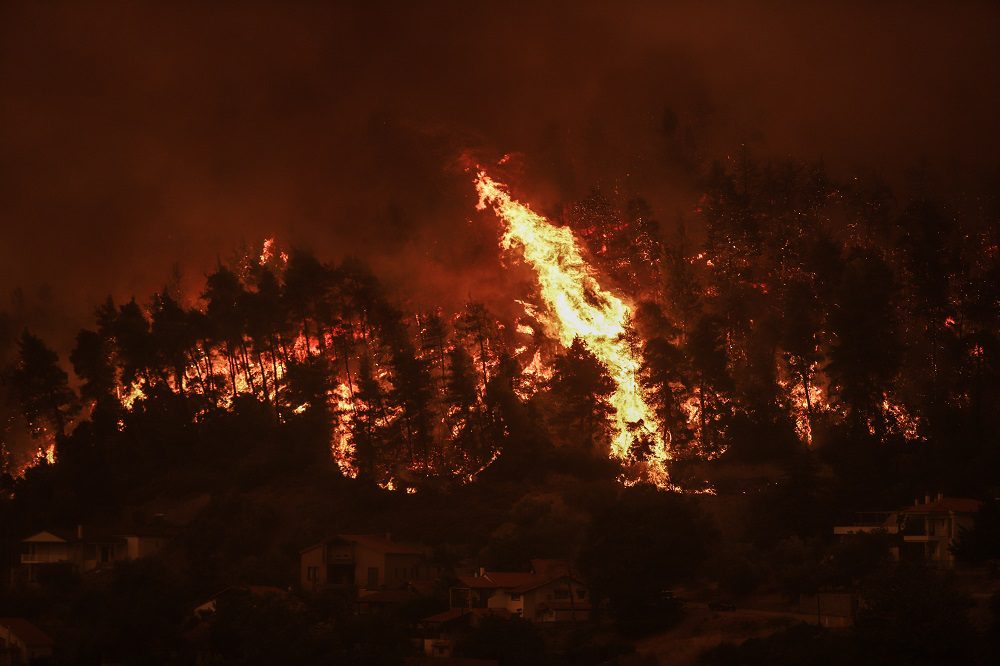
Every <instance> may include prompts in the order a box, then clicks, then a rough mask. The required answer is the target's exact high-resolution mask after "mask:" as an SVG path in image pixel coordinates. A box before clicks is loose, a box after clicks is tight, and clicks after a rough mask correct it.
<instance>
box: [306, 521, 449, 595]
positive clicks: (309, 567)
mask: <svg viewBox="0 0 1000 666" xmlns="http://www.w3.org/2000/svg"><path fill="white" fill-rule="evenodd" d="M436 574H437V572H436V570H435V568H434V567H432V566H431V565H430V564H429V562H428V560H427V549H426V548H424V547H423V546H420V545H418V544H413V543H404V542H399V541H394V540H393V539H392V537H391V536H390V535H388V534H386V535H374V534H338V535H334V536H332V537H330V538H328V539H324V540H323V541H321V542H319V543H317V544H314V545H312V546H309V547H308V548H304V549H303V550H301V551H299V581H300V584H301V586H302V589H303V590H306V591H310V592H316V591H319V590H323V589H328V588H340V589H355V590H358V592H359V596H360V595H362V594H364V593H366V592H375V591H378V590H397V589H404V588H407V587H410V586H412V584H413V583H419V582H426V581H430V580H433V579H434V578H435V576H436Z"/></svg>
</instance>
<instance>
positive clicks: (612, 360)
mask: <svg viewBox="0 0 1000 666" xmlns="http://www.w3.org/2000/svg"><path fill="white" fill-rule="evenodd" d="M475 185H476V190H477V191H478V193H479V204H478V206H477V207H478V208H479V210H483V209H485V208H486V207H487V205H490V206H492V208H493V210H494V212H495V213H496V214H497V217H499V218H500V219H501V220H502V221H503V223H504V227H505V228H504V234H503V237H502V239H501V246H502V247H503V249H505V250H511V249H513V248H514V247H518V248H519V249H520V250H521V252H522V254H523V256H524V259H525V261H526V262H527V263H528V264H529V265H530V266H531V267H532V268H533V269H534V270H535V273H536V274H537V277H538V284H539V287H540V290H541V296H542V300H543V301H544V302H545V305H546V310H547V311H546V312H544V313H538V314H539V320H540V321H541V323H542V324H543V326H545V328H546V329H547V332H548V333H549V334H550V335H551V336H552V337H554V338H556V339H558V340H559V342H560V343H561V344H562V345H563V346H564V347H568V346H570V344H572V342H573V339H574V338H576V337H579V338H581V339H582V340H583V341H584V343H585V344H586V345H587V348H588V349H589V350H590V351H591V352H592V353H593V354H594V355H595V356H596V357H597V358H598V359H599V360H600V361H601V362H602V363H603V364H604V365H605V366H606V367H607V369H608V372H609V373H610V375H611V377H612V379H613V380H614V383H615V386H616V389H615V391H614V393H613V394H612V397H611V403H612V404H613V405H614V407H615V409H616V414H615V423H614V435H613V438H612V442H611V454H612V455H613V456H614V457H615V458H617V459H618V460H621V461H625V460H627V459H628V458H629V456H630V453H631V449H632V444H633V441H634V440H635V438H636V435H635V434H634V432H633V430H634V425H636V424H639V427H640V428H641V429H644V430H645V431H646V433H647V434H648V436H649V437H650V438H651V439H652V441H653V446H652V450H651V453H650V455H649V457H648V458H647V459H646V460H645V461H643V467H644V469H643V470H641V473H640V477H641V478H644V479H645V480H648V481H651V482H653V483H656V484H657V485H659V486H667V485H668V484H669V475H668V473H667V467H666V465H667V461H668V460H669V459H670V454H669V452H668V451H667V446H666V440H665V438H664V436H663V434H662V433H660V432H658V431H656V430H655V429H654V426H653V424H655V423H656V420H655V417H654V415H653V411H652V409H650V407H649V405H648V404H647V403H646V400H645V398H644V396H643V394H642V391H641V389H640V387H639V383H638V374H639V365H640V364H639V360H638V359H637V358H636V357H635V355H634V354H633V352H632V350H631V349H630V348H629V345H628V342H627V340H626V338H625V334H626V332H627V326H628V322H629V320H630V318H631V314H632V310H631V308H630V307H629V305H628V304H626V303H625V302H624V301H623V300H622V299H621V298H619V297H618V296H616V295H614V294H612V293H611V292H609V291H607V290H605V289H604V288H603V287H601V285H600V283H598V281H597V279H596V278H595V277H594V273H593V271H592V269H591V268H590V266H589V265H588V264H587V262H586V261H585V260H584V258H583V256H582V254H581V252H580V249H579V247H578V245H577V241H576V239H575V238H574V236H573V233H572V232H571V231H570V230H569V229H568V228H564V227H557V226H555V225H553V224H552V223H551V222H549V221H548V220H547V219H545V218H544V217H543V216H541V215H539V214H538V213H536V212H534V211H533V210H531V208H530V207H528V206H527V205H525V204H522V203H520V202H518V201H515V200H514V199H512V198H511V196H510V194H509V193H508V191H507V188H506V186H504V185H502V184H500V183H498V182H496V181H494V180H493V179H492V178H490V177H489V176H488V175H487V174H486V173H485V172H484V171H480V172H479V173H478V174H477V176H476V179H475ZM630 426H633V427H632V428H630ZM634 480H638V479H634Z"/></svg>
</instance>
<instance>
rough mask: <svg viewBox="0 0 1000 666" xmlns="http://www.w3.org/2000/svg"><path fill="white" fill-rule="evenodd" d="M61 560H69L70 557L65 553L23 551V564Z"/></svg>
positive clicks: (48, 562) (52, 562)
mask: <svg viewBox="0 0 1000 666" xmlns="http://www.w3.org/2000/svg"><path fill="white" fill-rule="evenodd" d="M59 562H69V558H68V557H66V556H64V555H45V554H41V553H36V554H34V555H32V554H31V553H21V564H56V563H59Z"/></svg>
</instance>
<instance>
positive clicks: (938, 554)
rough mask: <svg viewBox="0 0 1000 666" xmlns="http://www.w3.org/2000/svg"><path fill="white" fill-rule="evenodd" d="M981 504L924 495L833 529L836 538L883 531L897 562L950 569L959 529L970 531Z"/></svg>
mask: <svg viewBox="0 0 1000 666" xmlns="http://www.w3.org/2000/svg"><path fill="white" fill-rule="evenodd" d="M981 505H982V502H980V501H979V500H975V499H968V498H965V497H945V496H944V495H943V494H940V493H939V494H938V495H937V496H935V497H931V496H930V495H925V496H924V498H923V501H921V500H920V499H919V498H918V499H917V500H915V501H914V502H913V504H912V505H911V506H907V507H903V508H901V509H896V510H894V511H869V512H864V513H860V514H858V518H857V520H855V521H854V523H853V524H851V525H838V526H836V527H834V528H833V533H834V534H835V535H839V536H844V535H849V534H858V533H870V532H883V533H885V534H888V535H891V536H892V537H893V545H892V547H891V553H892V556H893V557H894V558H895V559H897V560H907V561H921V562H926V563H928V564H933V565H935V566H942V567H953V566H954V565H955V556H954V554H953V553H952V546H953V545H954V544H955V542H956V541H957V539H958V537H959V535H960V534H961V533H962V530H967V529H972V527H973V525H974V523H975V515H976V512H977V511H979V507H980V506H981Z"/></svg>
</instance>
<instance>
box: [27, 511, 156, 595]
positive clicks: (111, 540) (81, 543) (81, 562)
mask: <svg viewBox="0 0 1000 666" xmlns="http://www.w3.org/2000/svg"><path fill="white" fill-rule="evenodd" d="M173 533H174V529H173V528H171V527H170V526H168V525H166V524H160V525H152V526H146V527H141V528H128V529H113V528H101V527H91V526H84V525H78V526H77V527H76V529H74V530H60V529H48V530H43V531H41V532H37V533H35V534H32V535H31V536H29V537H26V538H24V539H22V540H21V558H20V563H21V573H22V575H23V576H24V578H25V579H26V580H28V581H29V582H33V581H35V580H36V579H37V577H38V572H39V571H40V570H41V569H42V568H44V567H49V566H68V567H70V568H71V569H73V570H74V571H76V572H78V573H84V572H87V571H93V570H95V569H100V568H102V567H107V566H111V565H112V564H114V563H115V562H120V561H123V560H135V559H139V558H142V557H148V556H150V555H152V554H153V553H155V552H157V551H158V550H160V549H161V548H162V547H163V546H164V545H165V544H166V543H167V542H168V541H169V540H170V538H171V536H172V535H173Z"/></svg>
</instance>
